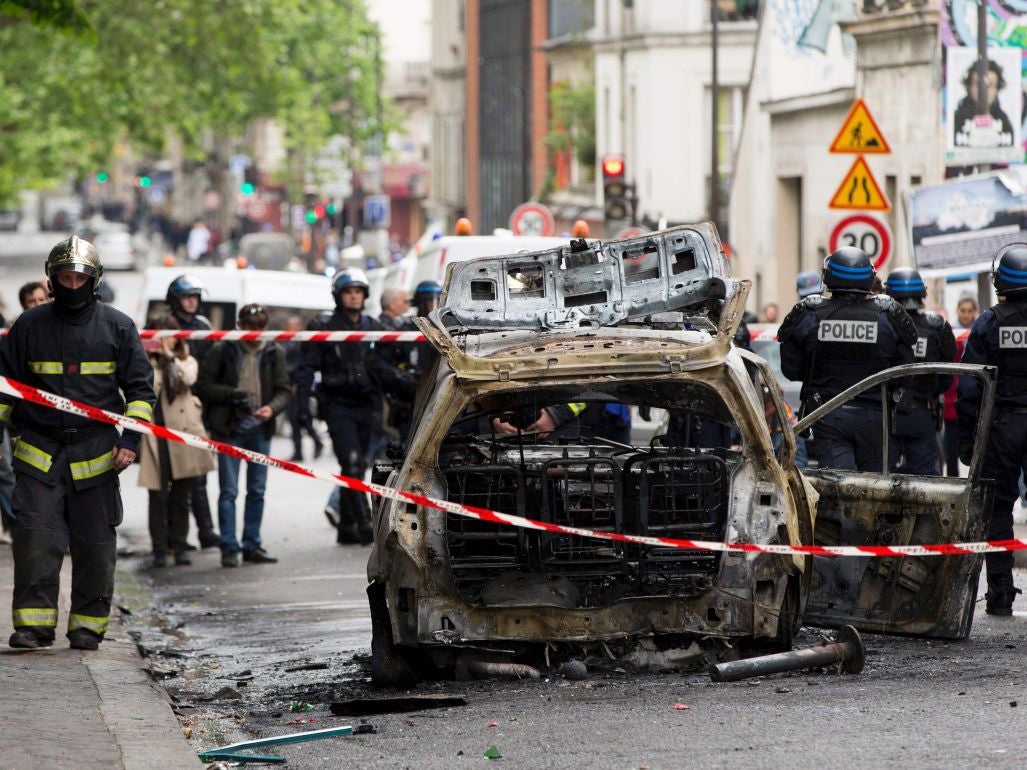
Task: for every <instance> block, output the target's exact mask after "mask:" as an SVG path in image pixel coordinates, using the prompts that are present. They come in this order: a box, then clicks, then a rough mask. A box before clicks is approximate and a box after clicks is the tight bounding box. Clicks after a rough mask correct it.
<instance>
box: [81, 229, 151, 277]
mask: <svg viewBox="0 0 1027 770" xmlns="http://www.w3.org/2000/svg"><path fill="white" fill-rule="evenodd" d="M88 240H90V241H92V243H93V245H94V246H96V250H97V251H98V252H100V257H101V258H102V259H103V267H104V269H105V270H135V269H136V267H137V264H136V259H137V258H138V256H139V255H138V254H137V252H136V249H135V246H133V245H132V236H131V234H130V233H129V232H128V231H127V230H101V231H100V232H97V233H95V234H92V235H91V237H89V238H88Z"/></svg>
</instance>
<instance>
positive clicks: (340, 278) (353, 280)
mask: <svg viewBox="0 0 1027 770" xmlns="http://www.w3.org/2000/svg"><path fill="white" fill-rule="evenodd" d="M350 286H359V287H360V288H361V289H363V290H364V298H365V299H366V298H367V296H368V295H369V294H370V293H371V292H370V286H369V284H368V283H367V275H366V274H365V273H364V271H363V270H361V269H360V268H359V267H345V268H343V269H342V270H340V271H339V272H337V273H336V274H335V276H334V277H333V278H332V296H333V297H337V296H338V295H339V292H341V291H342V290H343V289H348V288H349V287H350Z"/></svg>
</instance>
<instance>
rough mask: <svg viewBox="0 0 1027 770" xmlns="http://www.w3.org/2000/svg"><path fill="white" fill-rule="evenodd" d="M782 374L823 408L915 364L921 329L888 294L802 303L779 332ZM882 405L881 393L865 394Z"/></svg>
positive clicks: (807, 399)
mask: <svg viewBox="0 0 1027 770" xmlns="http://www.w3.org/2000/svg"><path fill="white" fill-rule="evenodd" d="M777 338H778V340H779V341H780V343H781V371H782V373H783V374H784V376H785V377H787V378H788V379H791V380H801V381H802V383H803V385H802V396H801V397H802V400H803V403H807V402H812V404H813V405H815V404H820V403H823V402H825V401H827V400H829V399H831V398H833V397H834V396H837V395H838V394H839V393H841V392H842V391H844V390H846V389H848V388H850V387H852V386H853V385H855V384H857V383H858V382H861V381H862V380H864V379H866V378H867V377H869V376H871V375H873V374H876V373H877V372H879V371H881V370H883V369H887V368H889V367H892V366H898V365H900V364H908V363H912V361H913V345H915V344H916V341H917V331H916V327H915V326H914V325H913V321H912V319H910V317H909V315H908V314H907V313H906V311H905V310H903V309H902V306H901V305H899V304H898V303H897V302H896V301H895V300H894V299H892V298H891V297H888V296H885V295H877V296H873V297H868V296H867V295H865V294H857V293H850V292H844V293H839V294H837V295H835V296H832V297H831V298H829V299H828V298H825V297H822V296H820V295H815V296H812V297H807V298H806V299H804V300H802V301H801V302H799V303H798V304H797V305H796V306H795V307H794V308H792V310H791V312H790V313H789V314H788V315H787V316H786V317H785V320H784V321H783V322H782V324H781V328H780V329H778V333H777ZM862 398H863V400H864V401H866V402H868V403H869V402H870V401H874V402H876V403H878V404H879V403H880V395H879V393H877V392H876V391H875V392H872V393H866V394H864V395H863V397H862Z"/></svg>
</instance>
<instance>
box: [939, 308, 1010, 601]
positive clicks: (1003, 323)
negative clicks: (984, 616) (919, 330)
mask: <svg viewBox="0 0 1027 770" xmlns="http://www.w3.org/2000/svg"><path fill="white" fill-rule="evenodd" d="M963 363H964V364H986V365H989V366H995V367H997V368H998V383H997V393H996V397H995V413H994V418H993V422H992V425H991V431H990V433H989V434H988V446H987V450H986V452H985V455H984V466H983V468H982V475H983V476H984V477H985V478H988V479H994V481H995V496H994V503H993V505H992V509H991V516H990V518H989V522H988V535H987V537H988V539H989V540H1007V539H1009V538H1011V537H1013V505H1014V503H1015V502H1016V498H1017V496H1018V493H1019V479H1020V474H1021V473H1022V472H1024V471H1027V293H1025V294H1022V295H1021V294H1019V293H1017V294H1013V295H1010V296H1009V297H1008V298H1007V301H1006V302H1003V303H1000V304H998V305H995V306H994V307H993V308H990V309H989V310H985V311H984V312H983V313H981V315H980V317H979V318H978V319H977V321H975V322H974V325H973V327H972V328H971V329H970V336H969V337H968V338H967V340H966V348H965V349H964V351H963ZM957 389H958V397H957V399H956V414H957V418H958V420H959V444H960V459H961V460H962V461H963V462H965V463H969V461H970V456H971V455H972V452H973V443H974V431H975V428H976V426H977V418H978V414H979V412H980V404H981V397H982V395H983V394H982V388H981V381H980V380H979V379H978V378H977V377H960V378H959V382H958V384H957ZM985 561H986V564H987V572H988V584H989V587H994V585H995V584H996V583H998V582H999V581H997V580H996V577H998V578H999V579H1000V580H1001V579H1004V578H1006V577H1008V580H1009V583H1008V589H1009V590H1010V591H1012V590H1013V589H1012V569H1013V554H1012V553H989V554H986V556H985ZM990 598H991V597H989V605H990ZM1009 603H1010V604H1011V603H1012V596H1011V594H1010V596H1009ZM989 611H991V607H990V606H989ZM1002 614H1009V613H1008V612H1005V613H1002Z"/></svg>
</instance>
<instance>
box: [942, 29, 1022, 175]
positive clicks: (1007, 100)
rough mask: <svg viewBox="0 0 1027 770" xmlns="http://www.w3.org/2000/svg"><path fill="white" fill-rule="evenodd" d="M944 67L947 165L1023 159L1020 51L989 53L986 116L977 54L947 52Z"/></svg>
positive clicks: (971, 50) (966, 50)
mask: <svg viewBox="0 0 1027 770" xmlns="http://www.w3.org/2000/svg"><path fill="white" fill-rule="evenodd" d="M947 55H948V60H947V62H946V66H945V83H946V84H945V90H946V94H945V96H946V98H945V106H946V112H947V115H946V121H945V123H946V132H945V133H946V138H947V141H946V147H945V162H946V163H950V164H956V165H972V164H976V163H1015V162H1017V161H1020V160H1023V146H1022V142H1021V138H1020V128H1021V126H1020V113H1021V112H1022V100H1023V92H1022V90H1021V80H1022V78H1021V74H1020V60H1021V53H1020V49H1019V48H991V49H989V51H988V105H989V106H988V113H987V114H985V115H980V114H978V113H979V112H980V110H979V108H978V104H977V50H976V49H975V48H966V47H959V48H949V49H948V52H947Z"/></svg>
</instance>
